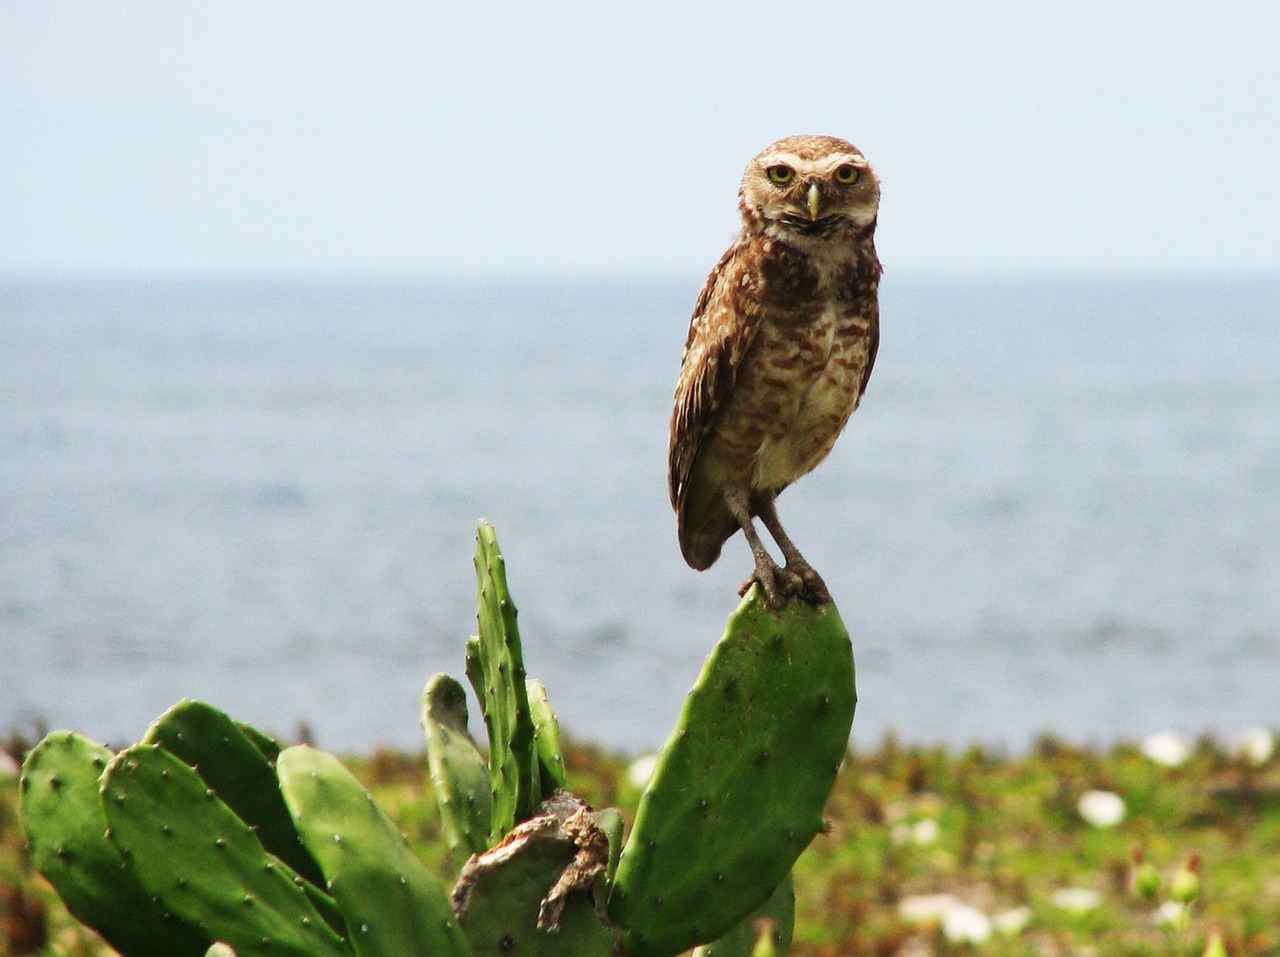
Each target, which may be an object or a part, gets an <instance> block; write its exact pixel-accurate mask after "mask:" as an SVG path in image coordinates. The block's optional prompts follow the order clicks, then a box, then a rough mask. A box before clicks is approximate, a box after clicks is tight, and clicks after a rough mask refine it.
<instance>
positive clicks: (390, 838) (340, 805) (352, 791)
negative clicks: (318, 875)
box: [276, 745, 470, 957]
mask: <svg viewBox="0 0 1280 957" xmlns="http://www.w3.org/2000/svg"><path fill="white" fill-rule="evenodd" d="M276 770H277V772H278V774H279V776H280V787H281V793H283V795H284V799H285V801H286V802H287V803H288V805H289V812H290V813H291V814H292V815H293V819H294V821H295V823H296V825H297V828H298V832H299V833H300V834H301V835H302V839H303V841H304V842H305V844H306V845H307V847H308V848H309V849H310V851H311V853H312V854H313V855H314V856H315V858H316V859H317V860H318V861H319V862H320V865H321V867H322V869H323V870H324V876H325V887H326V889H327V890H328V891H329V893H331V894H332V895H333V897H334V900H335V902H336V903H337V905H338V908H339V910H340V911H341V912H342V916H343V919H344V920H345V922H346V929H347V935H346V936H347V939H348V940H349V941H350V943H351V945H352V948H353V949H354V950H355V953H356V955H357V957H467V955H469V954H470V948H469V947H468V946H467V942H466V939H465V938H464V937H463V936H462V932H461V931H460V930H459V928H458V924H457V922H456V920H455V919H454V915H453V910H452V909H451V907H450V904H449V896H448V892H447V891H446V890H445V887H444V885H443V884H441V883H440V881H439V880H437V879H436V878H435V877H434V876H433V875H432V874H431V873H430V872H429V871H428V870H427V868H426V866H425V865H424V864H423V863H422V861H421V860H420V859H419V858H418V857H417V855H415V854H414V853H413V851H411V850H410V849H409V847H408V844H407V842H406V841H405V839H404V836H403V835H402V834H401V833H400V832H399V831H398V830H397V829H396V827H395V825H393V824H392V823H391V821H390V819H389V818H388V817H387V816H386V815H385V814H384V813H383V812H382V810H381V809H380V808H379V807H378V806H377V804H375V803H374V800H373V798H372V797H371V796H370V795H369V792H368V791H366V790H365V789H364V787H363V786H361V784H360V782H358V781H357V780H356V779H355V778H354V777H352V775H351V773H350V772H349V771H347V769H346V768H344V767H343V766H342V765H341V764H340V763H339V762H338V759H337V758H335V757H333V756H332V755H329V754H325V753H324V752H323V751H317V750H315V749H314V748H310V747H306V746H305V745H299V746H297V747H292V748H286V749H285V750H284V751H282V752H281V753H280V758H279V760H278V761H277V762H276Z"/></svg>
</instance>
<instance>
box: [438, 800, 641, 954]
mask: <svg viewBox="0 0 1280 957" xmlns="http://www.w3.org/2000/svg"><path fill="white" fill-rule="evenodd" d="M600 823H601V816H600V814H598V813H596V812H594V811H592V809H591V808H590V807H588V806H587V805H586V804H584V803H583V802H582V801H580V800H579V799H577V798H575V797H574V796H573V795H571V794H569V792H567V791H560V792H557V793H556V794H555V795H553V796H552V797H551V798H550V799H548V800H547V801H544V802H543V804H542V805H541V806H540V808H539V813H538V814H536V815H534V816H533V817H532V818H530V819H529V820H526V821H523V822H521V823H520V824H518V825H516V827H514V828H513V829H512V830H511V832H510V833H509V834H508V835H507V836H506V838H504V839H503V841H502V842H501V843H500V844H498V845H497V846H496V847H493V848H491V849H490V850H488V851H486V852H485V853H484V854H477V855H475V856H473V857H472V858H471V859H470V860H469V861H467V864H466V866H465V867H464V868H463V869H462V874H461V876H460V877H459V878H458V883H457V884H456V885H455V887H454V889H453V904H454V910H455V911H456V912H457V913H458V915H459V918H460V920H461V921H462V925H463V928H464V929H465V931H466V934H467V937H468V938H469V939H470V941H471V946H472V949H473V952H474V955H475V957H505V955H507V954H523V955H528V957H612V955H613V954H614V953H615V947H616V935H615V934H614V932H613V930H612V928H611V927H610V926H609V922H608V920H607V918H606V917H605V915H604V912H603V908H602V907H600V906H599V902H600V901H601V900H602V898H603V890H602V886H603V882H602V878H603V877H604V875H605V874H606V872H607V869H608V859H609V837H608V835H607V834H606V832H605V831H604V830H603V829H602V828H601V826H600ZM606 823H608V822H607V821H606ZM598 894H599V896H597V895H598Z"/></svg>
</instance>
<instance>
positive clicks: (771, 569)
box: [725, 492, 796, 608]
mask: <svg viewBox="0 0 1280 957" xmlns="http://www.w3.org/2000/svg"><path fill="white" fill-rule="evenodd" d="M749 501H750V499H749V497H748V495H747V494H746V492H730V493H728V494H726V495H725V505H726V506H728V509H729V514H730V515H732V516H733V517H734V519H735V520H736V521H737V523H738V526H739V527H740V528H741V529H742V535H743V537H744V538H746V540H747V544H748V545H750V546H751V554H752V555H753V556H754V557H755V560H756V570H755V572H754V573H753V574H752V575H751V577H750V578H748V579H747V580H746V581H745V582H743V583H742V587H741V588H740V589H738V594H740V595H745V594H746V593H747V589H749V588H750V587H751V586H752V584H754V583H755V582H759V583H760V587H761V588H762V589H763V590H764V597H765V601H766V602H767V603H768V605H769V607H770V608H781V607H782V605H783V603H784V602H785V601H786V600H787V594H788V593H789V592H792V591H795V590H796V589H795V584H796V583H794V582H793V581H792V580H791V576H789V575H788V574H787V572H786V571H785V570H784V569H782V568H781V567H779V565H778V563H777V562H775V561H774V560H773V556H772V555H770V554H769V552H768V550H767V549H766V548H765V547H764V542H762V541H761V540H760V536H759V535H757V534H756V527H755V523H753V522H752V521H751V507H750V505H749V504H748V503H749Z"/></svg>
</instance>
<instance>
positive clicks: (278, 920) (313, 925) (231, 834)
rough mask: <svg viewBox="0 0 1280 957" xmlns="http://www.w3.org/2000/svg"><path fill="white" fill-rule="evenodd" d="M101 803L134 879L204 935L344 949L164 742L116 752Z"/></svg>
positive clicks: (291, 949) (290, 949) (232, 941)
mask: <svg viewBox="0 0 1280 957" xmlns="http://www.w3.org/2000/svg"><path fill="white" fill-rule="evenodd" d="M102 806H103V808H104V810H105V811H106V816H107V821H108V823H109V824H110V827H111V831H110V838H111V842H112V843H113V844H114V845H115V846H116V848H117V849H118V850H119V851H120V853H121V854H122V855H124V857H125V858H126V859H127V860H128V861H129V865H130V867H131V869H132V870H133V872H134V873H135V874H137V876H138V880H139V881H140V882H141V884H142V885H143V886H144V887H145V888H146V889H147V891H148V892H150V893H151V894H153V895H155V897H157V898H158V899H159V900H161V901H163V902H164V904H165V906H166V907H168V908H169V910H170V911H172V912H173V913H174V914H175V915H176V916H178V917H179V918H181V919H182V920H185V921H188V922H190V923H193V924H196V925H197V926H199V927H200V928H201V929H202V930H203V931H205V932H207V934H208V937H207V940H209V941H222V942H225V943H226V944H228V945H229V946H231V947H232V948H234V949H235V951H236V953H237V954H239V955H240V957H251V955H252V957H279V955H288V957H350V955H351V950H350V949H349V948H348V947H347V944H346V942H345V941H344V940H343V939H342V938H341V937H339V936H338V935H337V934H336V933H334V932H333V930H332V929H330V927H329V925H328V924H327V923H326V922H325V918H324V917H323V916H322V915H321V913H320V912H319V911H318V910H317V909H316V907H315V906H314V905H313V904H312V902H311V899H310V898H309V897H308V894H307V892H306V891H305V890H304V889H303V887H302V884H303V883H304V882H303V881H302V879H301V878H300V877H298V876H297V875H296V874H295V873H294V872H293V871H292V869H290V868H289V867H288V865H286V864H284V863H283V862H281V861H280V860H279V859H278V858H275V857H273V856H272V855H270V854H268V853H267V852H266V851H265V850H264V849H263V847H262V842H261V841H259V840H258V838H257V835H255V834H254V832H253V830H252V829H251V828H250V827H249V825H247V824H245V823H244V821H242V820H241V819H240V818H239V817H238V816H237V815H236V814H235V812H234V811H232V810H231V809H230V808H228V807H227V806H226V805H225V804H224V803H222V801H221V800H219V798H218V797H217V795H215V794H214V793H213V792H212V791H211V790H210V789H209V788H208V787H206V785H205V783H204V781H203V780H202V779H201V777H200V775H199V774H198V773H197V772H196V771H195V770H194V769H193V768H191V767H190V766H189V765H187V764H184V763H183V762H182V761H180V760H179V759H178V758H176V757H174V756H173V755H172V754H170V753H169V752H168V751H166V750H164V749H163V748H160V747H158V746H155V745H134V746H133V747H132V748H129V749H127V750H125V751H122V752H120V754H119V755H117V756H116V758H115V759H114V760H113V761H112V762H111V763H110V764H109V765H108V766H107V771H106V774H105V775H104V776H103V779H102ZM143 952H144V953H152V952H154V951H143Z"/></svg>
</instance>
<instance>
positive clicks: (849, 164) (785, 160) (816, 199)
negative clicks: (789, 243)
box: [738, 136, 880, 239]
mask: <svg viewBox="0 0 1280 957" xmlns="http://www.w3.org/2000/svg"><path fill="white" fill-rule="evenodd" d="M738 197H739V206H740V207H741V209H742V215H743V217H744V219H746V220H747V221H748V222H752V221H755V222H756V223H757V224H758V225H759V227H760V228H762V229H763V230H764V231H765V232H767V233H771V234H773V235H776V236H779V237H787V238H798V237H804V238H807V239H823V238H829V237H836V236H840V235H842V234H847V233H849V232H851V231H860V230H862V229H865V228H867V227H869V226H871V225H873V224H874V223H875V221H876V211H877V209H878V208H879V205H880V180H879V179H878V178H877V176H876V174H875V170H873V169H872V168H871V164H870V163H868V162H867V158H866V157H865V156H863V155H862V153H861V152H860V151H859V150H858V148H857V147H856V146H854V145H853V144H852V143H849V142H847V141H845V140H842V139H837V138H836V137H834V136H789V137H787V138H786V139H784V140H778V142H776V143H774V144H773V145H772V146H770V147H768V148H767V149H765V150H764V151H763V152H761V153H760V154H759V155H758V156H756V158H755V159H753V160H752V161H751V162H750V163H749V164H748V165H747V170H746V172H745V173H744V174H743V176H742V187H741V189H739V191H738Z"/></svg>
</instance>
